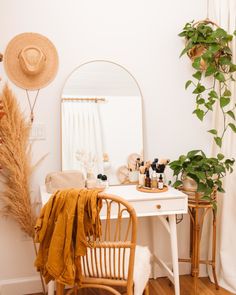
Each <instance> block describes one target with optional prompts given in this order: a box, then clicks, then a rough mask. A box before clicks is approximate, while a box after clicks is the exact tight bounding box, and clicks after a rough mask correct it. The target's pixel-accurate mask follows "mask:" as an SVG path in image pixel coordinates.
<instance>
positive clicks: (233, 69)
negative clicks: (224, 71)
mask: <svg viewBox="0 0 236 295" xmlns="http://www.w3.org/2000/svg"><path fill="white" fill-rule="evenodd" d="M229 71H230V72H231V73H233V72H235V71H236V65H234V64H231V65H230V70H229ZM231 79H232V80H233V81H234V78H233V77H231Z"/></svg>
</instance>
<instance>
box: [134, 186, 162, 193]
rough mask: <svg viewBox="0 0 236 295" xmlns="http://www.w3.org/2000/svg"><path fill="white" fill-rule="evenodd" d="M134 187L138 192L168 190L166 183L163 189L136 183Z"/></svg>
mask: <svg viewBox="0 0 236 295" xmlns="http://www.w3.org/2000/svg"><path fill="white" fill-rule="evenodd" d="M136 189H137V190H138V191H140V192H143V193H164V192H166V191H168V187H167V186H166V185H164V187H163V189H159V188H150V187H146V186H139V185H137V186H136Z"/></svg>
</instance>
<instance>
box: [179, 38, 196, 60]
mask: <svg viewBox="0 0 236 295" xmlns="http://www.w3.org/2000/svg"><path fill="white" fill-rule="evenodd" d="M192 47H193V43H192V41H191V40H190V41H189V42H188V44H187V46H186V47H185V48H184V49H183V50H182V52H181V53H180V57H181V56H183V55H184V54H185V53H187V52H188V51H189V49H191V48H192Z"/></svg>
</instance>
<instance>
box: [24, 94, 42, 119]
mask: <svg viewBox="0 0 236 295" xmlns="http://www.w3.org/2000/svg"><path fill="white" fill-rule="evenodd" d="M39 90H40V89H38V90H37V93H36V95H35V98H34V102H33V105H32V104H31V102H30V96H29V91H28V89H26V90H25V91H26V95H27V99H28V104H29V107H30V122H31V123H33V121H34V107H35V104H36V101H37V98H38V95H39Z"/></svg>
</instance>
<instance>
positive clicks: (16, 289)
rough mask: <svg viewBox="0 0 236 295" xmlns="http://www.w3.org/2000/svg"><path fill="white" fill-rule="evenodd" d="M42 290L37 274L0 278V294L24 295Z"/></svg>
mask: <svg viewBox="0 0 236 295" xmlns="http://www.w3.org/2000/svg"><path fill="white" fill-rule="evenodd" d="M37 292H42V284H41V280H40V277H39V276H33V277H22V278H16V279H9V280H0V295H25V294H32V293H37Z"/></svg>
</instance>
